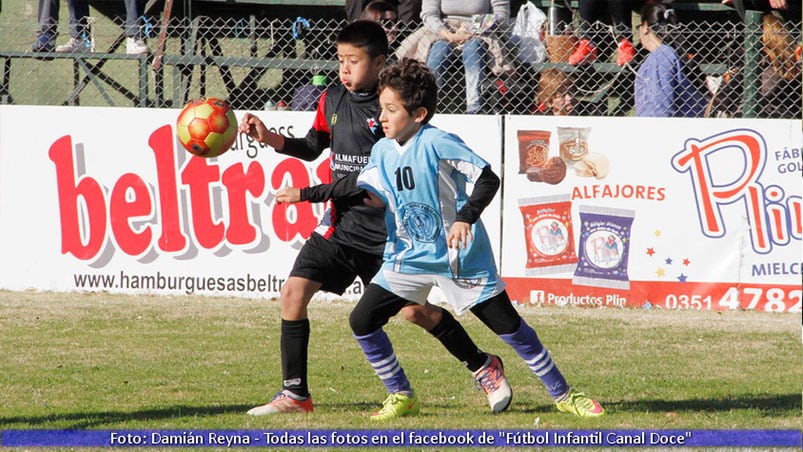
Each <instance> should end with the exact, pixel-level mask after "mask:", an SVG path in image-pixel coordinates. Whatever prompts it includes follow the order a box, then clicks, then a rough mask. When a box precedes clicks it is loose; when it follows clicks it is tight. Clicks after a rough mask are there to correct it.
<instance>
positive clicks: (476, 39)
mask: <svg viewBox="0 0 803 452" xmlns="http://www.w3.org/2000/svg"><path fill="white" fill-rule="evenodd" d="M487 14H493V15H494V17H495V19H496V20H500V21H507V19H508V18H509V17H510V2H509V0H490V1H487V0H486V1H478V0H477V1H464V0H424V1H423V3H422V6H421V19H422V20H423V21H424V27H427V28H429V30H430V31H432V32H434V33H436V34H437V36H436V40H435V42H433V43H432V45H431V47H430V48H429V54H428V56H427V58H426V63H427V66H429V68H430V69H432V72H433V73H434V74H435V78H436V80H437V83H438V88H442V87H443V84H444V80H445V75H446V73H447V71H448V70H449V66H450V60H451V59H452V56H453V55H455V54H457V53H460V55H461V56H462V60H463V69H464V72H465V78H466V113H468V114H475V113H480V111H481V110H482V108H483V99H482V86H483V83H484V81H485V71H486V69H487V67H488V63H489V62H488V59H489V56H488V48H487V46H486V43H485V42H484V41H483V39H481V38H482V37H481V36H479V34H477V33H475V32H474V31H472V29H471V27H472V16H475V17H476V16H478V15H487Z"/></svg>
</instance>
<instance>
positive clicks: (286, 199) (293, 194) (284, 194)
mask: <svg viewBox="0 0 803 452" xmlns="http://www.w3.org/2000/svg"><path fill="white" fill-rule="evenodd" d="M276 201H277V202H279V203H288V204H292V203H294V202H299V201H301V189H299V188H295V187H284V188H282V189H281V190H279V191H277V192H276Z"/></svg>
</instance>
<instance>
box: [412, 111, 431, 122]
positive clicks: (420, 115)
mask: <svg viewBox="0 0 803 452" xmlns="http://www.w3.org/2000/svg"><path fill="white" fill-rule="evenodd" d="M428 114H429V110H427V107H418V108H416V109H415V110H414V111H413V121H415V122H424V119H426V118H427V115H428Z"/></svg>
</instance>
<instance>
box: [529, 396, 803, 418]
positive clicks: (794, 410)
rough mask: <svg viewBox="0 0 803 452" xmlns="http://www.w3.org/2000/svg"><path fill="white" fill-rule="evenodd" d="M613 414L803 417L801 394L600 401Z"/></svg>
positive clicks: (538, 409)
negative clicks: (735, 413)
mask: <svg viewBox="0 0 803 452" xmlns="http://www.w3.org/2000/svg"><path fill="white" fill-rule="evenodd" d="M600 403H602V405H603V406H604V407H605V410H606V411H608V412H609V413H615V412H620V413H628V412H629V413H644V412H657V413H662V412H663V413H667V412H675V413H679V412H686V411H692V412H696V413H699V412H728V411H732V410H758V411H760V412H761V415H762V417H789V416H796V415H799V414H800V410H801V396H800V394H772V395H743V396H734V397H730V398H720V399H686V400H633V401H626V402H617V401H606V400H600ZM554 409H555V408H554V406H552V405H539V406H538V407H535V408H532V409H525V410H522V411H524V412H528V413H543V412H550V411H554Z"/></svg>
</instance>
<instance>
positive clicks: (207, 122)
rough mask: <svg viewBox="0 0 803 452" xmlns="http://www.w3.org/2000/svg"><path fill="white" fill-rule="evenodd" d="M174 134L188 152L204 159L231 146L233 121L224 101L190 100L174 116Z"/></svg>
mask: <svg viewBox="0 0 803 452" xmlns="http://www.w3.org/2000/svg"><path fill="white" fill-rule="evenodd" d="M176 134H177V135H178V141H179V142H181V145H182V146H184V149H186V150H188V151H189V152H191V153H193V154H195V155H197V156H199V157H204V158H211V157H217V156H219V155H220V154H222V153H224V152H226V151H227V150H229V148H230V147H231V146H232V144H234V140H235V139H236V138H237V118H236V117H235V116H234V111H233V110H232V109H231V107H230V106H229V104H228V102H226V101H224V100H221V99H216V98H214V97H208V98H200V99H194V100H191V101H189V102H188V103H187V105H185V106H184V108H183V109H182V110H181V113H180V114H179V115H178V120H177V121H176Z"/></svg>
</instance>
